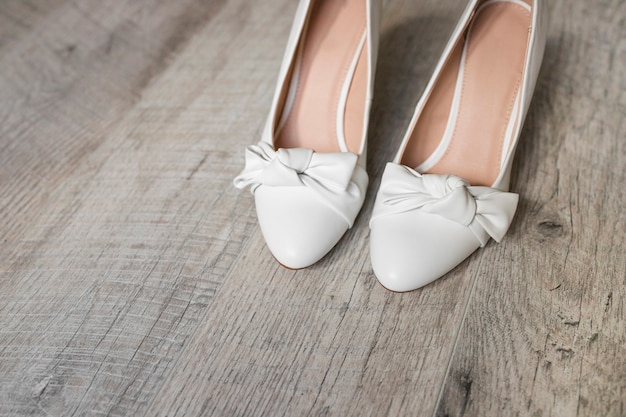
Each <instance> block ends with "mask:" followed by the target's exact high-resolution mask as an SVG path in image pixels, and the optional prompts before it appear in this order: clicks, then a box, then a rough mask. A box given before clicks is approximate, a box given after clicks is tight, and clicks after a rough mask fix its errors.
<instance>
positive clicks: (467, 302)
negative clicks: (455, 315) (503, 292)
mask: <svg viewBox="0 0 626 417" xmlns="http://www.w3.org/2000/svg"><path fill="white" fill-rule="evenodd" d="M482 258H483V257H482V254H481V257H480V261H479V263H478V266H477V268H476V271H480V265H481V264H482ZM477 275H478V272H476V274H474V277H472V284H471V286H470V290H469V294H468V295H467V298H466V299H465V306H463V314H462V315H461V322H460V323H459V327H458V329H457V332H456V335H455V336H454V343H453V345H452V352H450V357H449V358H448V364H447V365H446V372H445V374H444V376H443V380H442V381H441V387H440V388H439V394H437V401H435V407H434V408H433V414H432V415H433V417H437V411H438V409H439V404H441V399H442V398H443V391H444V389H445V386H446V381H447V380H448V376H449V375H450V369H451V368H452V361H453V359H454V356H455V353H456V349H457V346H458V344H459V339H460V338H461V332H462V331H463V325H464V324H465V318H466V317H467V313H468V311H469V305H470V302H471V300H472V298H473V295H474V289H475V288H476V281H477V280H478V278H477Z"/></svg>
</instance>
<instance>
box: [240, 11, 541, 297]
mask: <svg viewBox="0 0 626 417" xmlns="http://www.w3.org/2000/svg"><path fill="white" fill-rule="evenodd" d="M381 1H382V0H345V1H341V2H340V1H334V0H301V1H300V4H299V6H298V9H297V12H296V16H295V21H294V24H293V27H292V30H291V34H290V37H289V42H288V44H287V51H286V54H285V57H284V60H283V63H282V66H281V70H280V76H279V80H278V86H277V89H276V93H275V95H274V100H273V103H272V108H271V111H270V114H269V117H268V120H267V124H266V127H265V129H264V132H263V137H262V140H261V142H259V143H258V144H257V145H252V146H249V147H248V148H247V150H246V163H245V168H244V170H243V171H242V173H241V174H240V175H239V176H237V178H235V181H234V184H235V186H236V187H238V188H244V187H246V186H250V188H251V191H252V193H253V195H254V197H255V203H256V208H257V216H258V219H259V224H260V226H261V230H262V232H263V236H264V237H265V241H266V242H267V245H268V247H269V249H270V250H271V252H272V254H273V255H274V257H275V258H276V259H277V260H278V262H280V263H281V264H282V265H284V266H286V267H288V268H293V269H299V268H304V267H307V266H309V265H311V264H313V263H315V262H317V261H318V260H319V259H321V258H322V257H323V256H324V255H326V254H327V253H328V252H329V251H330V250H331V249H332V248H333V247H334V246H335V244H336V243H337V242H338V241H339V239H340V238H341V237H342V236H343V234H344V233H345V232H346V231H347V230H348V229H349V228H350V227H352V225H353V222H354V220H355V218H356V216H357V214H358V213H359V211H360V209H361V206H362V205H363V201H364V199H365V193H366V189H367V185H368V176H367V173H366V171H365V160H366V156H365V153H366V142H367V126H368V122H369V113H370V105H371V101H372V95H373V85H374V71H375V67H376V56H377V50H378V31H379V22H380V16H381V9H382V6H381ZM542 1H543V0H470V1H469V4H468V6H467V8H466V9H465V11H464V13H463V15H462V16H461V19H460V21H459V23H458V25H457V26H456V29H455V30H454V32H453V34H452V36H451V39H450V41H449V42H448V44H447V46H446V48H445V50H444V52H443V55H442V57H441V59H440V60H439V63H438V64H437V67H436V69H435V72H434V74H433V76H432V78H431V80H430V82H429V83H428V85H427V87H426V90H425V92H424V93H423V96H422V98H421V99H420V100H419V102H418V104H417V107H416V109H415V113H414V116H413V118H412V120H411V123H410V125H409V127H408V129H407V132H406V133H405V135H404V140H403V141H402V144H401V146H400V149H399V151H398V153H397V155H396V157H395V158H394V160H393V161H392V162H389V163H388V164H387V166H386V168H385V171H384V174H383V177H382V180H381V185H380V189H379V192H378V195H377V197H376V202H375V205H374V210H373V213H372V217H371V221H370V228H371V235H370V240H371V241H370V248H371V261H372V267H373V269H374V272H375V274H376V276H377V278H378V280H379V281H380V283H381V284H382V285H383V286H384V287H386V288H388V289H390V290H393V291H410V290H413V289H416V288H420V287H422V286H424V285H426V284H428V283H430V282H432V281H434V280H435V279H437V278H439V277H441V276H442V275H444V274H446V273H447V272H448V271H450V270H451V269H452V268H454V267H455V266H456V265H458V264H459V263H460V262H462V261H463V260H464V259H465V258H467V257H468V256H469V255H470V254H471V253H472V252H474V251H475V250H476V249H478V248H479V247H482V246H485V245H486V244H487V242H488V241H489V239H490V238H493V239H495V240H496V241H498V242H499V241H500V240H501V239H502V237H503V236H504V235H505V233H506V231H507V229H508V228H509V225H510V223H511V221H512V218H513V215H514V214H515V211H516V208H517V202H518V196H517V194H513V193H509V192H508V189H509V177H510V171H511V165H512V159H513V155H514V152H515V148H516V145H517V142H518V139H519V136H520V132H521V129H522V125H523V123H524V119H525V116H526V113H527V110H528V106H529V104H530V100H531V96H532V92H533V90H534V88H535V83H536V79H537V74H538V71H539V67H540V64H541V60H542V57H543V50H544V46H545V19H544V14H543V11H542V8H541V7H542Z"/></svg>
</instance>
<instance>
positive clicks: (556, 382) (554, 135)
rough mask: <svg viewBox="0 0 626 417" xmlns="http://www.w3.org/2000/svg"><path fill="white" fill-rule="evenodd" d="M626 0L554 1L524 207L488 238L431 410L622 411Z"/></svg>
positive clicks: (625, 402) (520, 160) (519, 184)
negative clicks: (498, 235) (591, 26)
mask: <svg viewBox="0 0 626 417" xmlns="http://www.w3.org/2000/svg"><path fill="white" fill-rule="evenodd" d="M625 6H626V5H625V4H624V3H623V2H620V1H611V0H605V1H601V2H597V3H594V4H593V7H590V4H589V3H584V2H574V3H572V2H557V3H556V4H555V5H554V8H553V10H552V17H553V19H552V26H551V29H550V36H549V38H548V45H547V49H546V55H545V61H544V66H543V70H542V73H541V75H540V79H539V83H538V88H537V91H536V96H535V98H534V102H533V104H532V109H531V112H530V115H529V118H528V121H527V123H526V126H525V131H524V134H523V138H522V142H521V149H520V150H519V154H518V156H517V168H516V169H515V172H516V174H515V176H514V179H513V188H514V189H517V190H519V192H520V193H521V196H522V200H521V205H520V209H519V211H518V214H517V216H516V219H515V221H514V224H513V227H512V229H511V230H510V232H509V234H508V236H507V238H506V239H505V240H504V242H503V243H502V244H501V245H498V246H496V245H489V247H488V248H486V250H485V251H484V254H483V260H484V262H483V263H482V264H481V265H482V266H483V267H482V268H481V270H480V272H479V275H480V279H478V280H476V283H475V288H474V289H473V291H472V293H473V295H472V299H471V302H470V305H469V309H468V313H467V316H466V318H465V322H464V325H463V330H462V332H461V336H460V338H459V343H458V346H457V348H456V349H455V354H454V360H453V363H452V366H451V369H450V373H449V375H448V378H447V381H446V385H445V389H444V391H443V394H442V398H441V402H440V404H439V405H438V409H437V415H441V416H444V415H446V416H447V415H450V416H465V415H467V416H500V415H520V416H526V415H528V416H530V415H532V416H541V415H543V416H546V415H551V416H574V415H576V416H622V415H624V414H625V413H626V344H625V335H624V329H625V327H624V324H625V323H624V319H625V315H624V308H623V307H624V304H623V301H624V298H625V296H626V290H625V288H626V285H625V284H626V246H625V245H624V242H625V241H626V218H625V217H624V207H626V193H624V190H623V187H621V185H620V184H623V183H624V181H626V171H625V169H624V168H625V167H626V148H625V146H624V133H623V132H624V127H625V126H624V114H625V111H626V106H624V103H625V101H624V100H625V97H626V95H625V94H624V80H626V78H625V77H624V75H626V70H625V65H624V64H626V56H625V55H624V53H623V51H624V50H625V47H626V39H625V38H624V37H623V33H624V30H625V29H626V26H625V22H624V20H623V18H621V17H620V18H618V17H617V16H624V13H626V7H625ZM598 21H605V22H607V21H608V22H611V24H607V25H606V26H604V25H601V26H602V27H599V28H598V31H593V32H587V31H584V30H580V29H579V27H580V24H582V23H583V22H598ZM585 24H588V23H585ZM573 28H576V29H573ZM620 51H622V52H620Z"/></svg>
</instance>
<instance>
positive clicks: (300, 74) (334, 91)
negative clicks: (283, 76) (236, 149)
mask: <svg viewBox="0 0 626 417" xmlns="http://www.w3.org/2000/svg"><path fill="white" fill-rule="evenodd" d="M366 13H367V10H366V2H365V1H363V0H344V1H337V0H317V1H314V2H313V5H312V6H311V10H310V11H309V16H308V20H307V23H306V27H305V30H304V31H303V35H302V38H301V39H300V43H299V46H298V51H297V53H296V62H295V63H294V65H293V67H292V68H291V71H290V76H289V78H290V80H288V81H287V82H286V83H285V84H288V86H287V85H286V86H284V88H287V89H289V90H288V91H283V93H282V98H283V99H282V100H281V101H282V103H281V106H280V107H279V108H282V111H280V113H281V114H280V116H278V120H279V122H278V127H277V129H276V132H275V135H276V138H275V141H274V145H275V146H276V147H277V148H309V149H313V150H315V151H317V152H339V151H346V150H348V151H351V152H354V153H359V152H360V151H361V147H362V142H363V139H364V138H363V136H364V135H363V133H364V129H365V126H364V120H365V110H366V98H367V89H368V61H369V60H368V55H367V53H368V52H367V49H368V48H367V46H366V45H365V43H366V39H365V38H364V37H365V30H366V19H367V14H366Z"/></svg>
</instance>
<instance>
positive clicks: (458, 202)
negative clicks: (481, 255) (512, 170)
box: [371, 163, 519, 246]
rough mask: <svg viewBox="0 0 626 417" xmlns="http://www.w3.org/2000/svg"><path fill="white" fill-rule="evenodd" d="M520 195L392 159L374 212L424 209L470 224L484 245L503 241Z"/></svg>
mask: <svg viewBox="0 0 626 417" xmlns="http://www.w3.org/2000/svg"><path fill="white" fill-rule="evenodd" d="M518 199H519V196H518V195H517V194H514V193H508V192H504V191H500V190H497V189H495V188H491V187H480V186H470V185H469V183H468V182H467V181H465V180H464V179H462V178H460V177H457V176H454V175H436V174H420V173H419V172H417V171H415V170H413V169H411V168H408V167H406V166H403V165H398V164H394V163H388V164H387V166H386V168H385V172H384V174H383V178H382V180H381V185H380V191H379V195H378V198H377V200H376V205H375V207H374V212H373V214H372V220H371V221H372V222H373V221H374V220H375V219H377V218H380V217H382V216H390V215H394V214H399V213H404V212H408V211H412V210H420V211H422V212H424V213H430V214H435V215H439V216H442V217H444V218H446V219H448V220H451V221H454V222H456V223H459V224H462V225H464V226H467V227H468V228H469V229H470V230H471V231H472V233H473V234H474V235H475V236H476V238H477V239H478V241H479V242H480V245H481V246H485V245H486V244H487V242H488V241H489V237H492V238H493V239H494V240H496V241H497V242H500V240H502V238H503V237H504V235H505V234H506V232H507V230H508V228H509V226H510V224H511V221H512V220H513V216H514V214H515V211H516V209H517V203H518Z"/></svg>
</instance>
